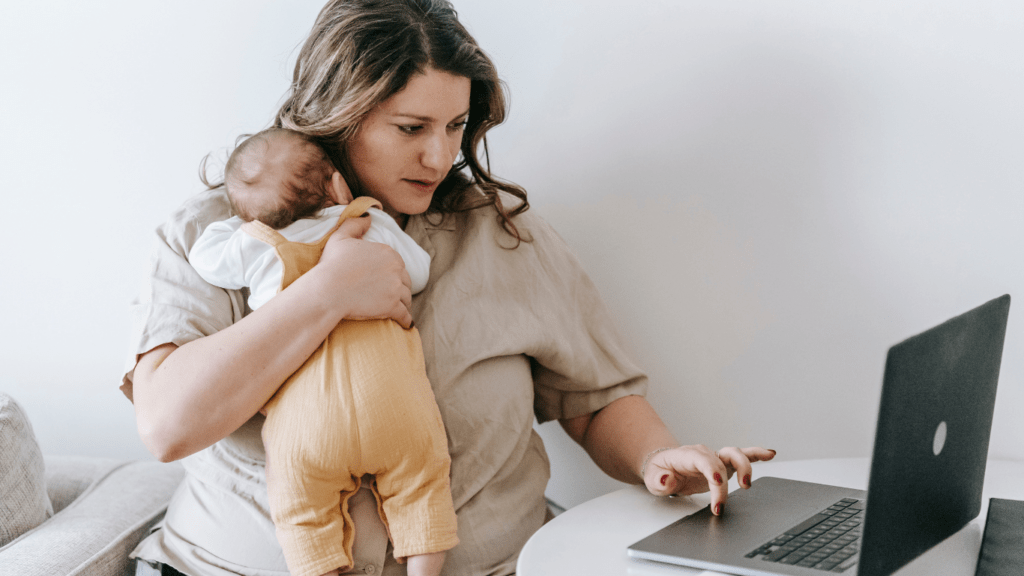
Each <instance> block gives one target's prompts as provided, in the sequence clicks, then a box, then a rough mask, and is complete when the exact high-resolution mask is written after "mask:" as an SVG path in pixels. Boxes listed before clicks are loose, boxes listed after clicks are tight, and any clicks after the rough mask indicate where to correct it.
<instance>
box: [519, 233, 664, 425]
mask: <svg viewBox="0 0 1024 576" xmlns="http://www.w3.org/2000/svg"><path fill="white" fill-rule="evenodd" d="M526 221H527V223H528V225H529V226H528V231H529V234H530V236H531V237H532V242H529V243H523V244H521V245H520V247H519V248H517V249H516V250H522V249H524V248H525V250H527V251H528V252H531V253H532V256H533V258H534V259H535V260H536V262H535V266H534V271H535V273H534V278H533V282H532V284H533V287H532V291H533V294H532V296H531V302H532V307H533V313H534V314H536V315H537V317H538V318H539V319H542V320H543V326H544V327H545V328H544V337H543V339H542V340H541V341H540V342H539V345H537V346H536V347H535V348H534V349H533V350H531V351H530V352H529V355H530V357H531V359H532V360H531V368H532V372H533V380H534V391H535V397H534V413H535V414H536V416H537V420H538V421H540V422H546V421H548V420H555V419H563V418H573V417H576V416H581V415H584V414H589V413H592V412H595V411H597V410H600V409H601V408H604V407H605V406H607V405H608V404H610V403H612V402H613V401H615V400H617V399H619V398H622V397H624V396H631V395H637V396H643V395H645V394H646V392H647V376H646V374H644V372H643V371H642V370H641V369H640V367H639V366H637V365H636V364H635V363H634V361H633V360H632V358H631V356H630V353H629V351H628V349H627V348H626V346H625V344H624V342H623V339H622V336H621V334H620V333H619V331H618V330H617V328H616V327H615V324H614V322H613V320H612V318H611V315H610V313H609V311H608V308H607V306H606V305H605V303H604V300H603V299H602V298H601V295H600V293H599V292H598V290H597V287H596V286H594V283H593V281H591V279H590V277H589V276H588V275H587V273H586V271H584V269H583V267H582V266H581V265H580V262H579V260H578V259H577V258H576V256H575V254H573V253H572V251H571V250H570V249H569V247H568V246H567V245H566V244H565V242H564V241H563V240H562V238H561V237H560V236H559V235H558V234H557V233H556V232H555V231H554V229H552V228H551V227H550V226H549V225H548V224H547V223H546V222H545V221H544V220H542V219H541V218H539V217H537V216H533V217H532V218H529V219H526Z"/></svg>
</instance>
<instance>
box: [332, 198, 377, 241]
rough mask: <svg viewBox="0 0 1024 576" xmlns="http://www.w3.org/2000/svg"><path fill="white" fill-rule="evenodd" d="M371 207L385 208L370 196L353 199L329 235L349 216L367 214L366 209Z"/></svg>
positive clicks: (355, 216)
mask: <svg viewBox="0 0 1024 576" xmlns="http://www.w3.org/2000/svg"><path fill="white" fill-rule="evenodd" d="M370 208H380V209H383V206H381V204H380V202H379V201H377V200H375V199H373V198H371V197H369V196H360V197H359V198H355V199H353V200H352V201H351V202H349V204H348V206H345V209H344V210H343V211H342V212H341V215H340V216H338V223H337V224H335V225H334V228H331V231H330V232H329V233H328V234H327V235H328V236H330V235H331V234H333V233H334V231H335V230H337V229H338V228H340V227H341V223H342V222H344V221H345V220H347V219H349V218H358V217H360V216H362V215H363V214H366V211H367V210H369V209H370Z"/></svg>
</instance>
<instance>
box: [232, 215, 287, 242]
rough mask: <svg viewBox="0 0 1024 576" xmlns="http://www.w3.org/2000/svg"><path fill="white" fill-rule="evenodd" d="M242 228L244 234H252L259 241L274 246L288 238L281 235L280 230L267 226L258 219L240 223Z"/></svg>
mask: <svg viewBox="0 0 1024 576" xmlns="http://www.w3.org/2000/svg"><path fill="white" fill-rule="evenodd" d="M242 230H243V231H245V233H246V234H248V235H250V236H252V237H253V238H255V239H257V240H259V241H261V242H265V243H267V244H270V245H271V246H273V247H275V248H276V247H278V246H280V245H281V244H284V243H285V242H287V241H288V239H287V238H285V237H284V235H282V234H281V233H280V232H278V231H277V230H274V229H273V228H271V227H270V226H267V225H266V224H264V223H263V222H260V221H259V220H252V221H250V222H246V223H245V224H242Z"/></svg>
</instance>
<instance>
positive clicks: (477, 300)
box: [121, 190, 647, 576]
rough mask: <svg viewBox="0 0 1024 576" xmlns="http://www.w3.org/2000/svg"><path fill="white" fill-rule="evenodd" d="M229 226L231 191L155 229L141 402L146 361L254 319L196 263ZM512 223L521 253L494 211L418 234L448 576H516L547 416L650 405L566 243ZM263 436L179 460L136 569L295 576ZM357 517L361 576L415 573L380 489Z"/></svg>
mask: <svg viewBox="0 0 1024 576" xmlns="http://www.w3.org/2000/svg"><path fill="white" fill-rule="evenodd" d="M229 216H230V208H229V207H228V203H227V198H226V196H225V194H224V193H223V190H211V191H207V192H203V193H201V194H199V195H197V196H195V197H193V198H191V199H190V200H188V201H187V202H186V203H185V204H184V205H183V206H182V207H181V208H180V209H179V210H178V211H176V212H175V213H174V214H172V215H171V217H170V219H169V220H168V221H167V222H166V223H164V224H163V225H162V226H160V227H159V228H158V229H157V243H156V248H155V252H154V256H153V259H152V262H151V264H150V270H149V278H148V279H149V282H148V285H147V287H146V289H145V290H144V291H143V293H142V295H141V296H140V298H139V299H138V300H137V301H136V302H134V303H133V305H132V308H131V310H132V317H133V326H134V327H133V333H132V338H131V350H130V358H129V361H128V365H127V367H126V373H125V376H124V378H123V383H122V386H121V389H122V391H124V393H125V394H126V395H127V396H128V397H129V398H130V397H131V387H132V373H133V371H134V369H135V364H136V362H137V359H138V355H139V354H142V353H144V352H146V351H148V350H151V349H153V348H154V347H156V346H158V345H160V344H164V343H168V342H173V343H174V344H177V345H179V346H180V345H183V344H185V343H187V342H190V341H192V340H194V339H196V338H200V337H202V336H206V335H209V334H213V333H214V332H216V331H218V330H221V329H223V328H225V327H227V326H229V325H231V324H232V323H233V322H235V321H237V320H239V319H241V318H242V316H243V315H244V314H245V312H246V310H245V301H244V298H243V295H242V294H241V293H240V292H236V291H230V290H223V289H220V288H215V287H213V286H210V285H209V284H206V283H205V282H203V281H202V280H201V279H200V278H199V276H198V275H196V273H195V272H194V271H193V270H192V268H191V267H190V266H189V265H188V262H187V260H186V255H187V254H188V252H189V249H190V248H191V246H192V244H193V243H194V242H195V240H196V238H198V236H199V234H200V233H202V231H203V229H204V228H205V227H206V226H207V225H208V224H209V223H211V222H214V221H217V220H223V219H225V218H227V217H229ZM515 222H516V226H517V227H518V228H519V230H520V232H521V233H523V235H524V237H528V238H532V242H523V243H521V244H520V245H519V246H518V247H517V248H515V249H508V248H509V247H511V246H513V245H514V241H513V240H512V238H511V237H510V236H508V234H506V233H505V232H504V231H503V230H502V228H501V226H500V225H499V223H498V221H497V218H496V212H495V211H494V209H493V208H491V207H488V208H481V209H477V210H473V211H471V212H466V213H460V214H453V215H448V216H445V217H444V218H441V217H440V216H437V215H433V216H422V215H421V216H413V217H411V218H410V219H409V222H408V225H407V226H406V232H407V233H408V234H409V235H410V236H412V237H413V239H415V240H416V242H417V243H418V244H419V245H420V246H422V247H423V248H424V249H425V250H426V251H427V252H428V253H429V254H430V256H431V266H430V280H429V282H428V284H427V287H426V289H424V290H423V291H422V292H420V293H419V294H417V295H416V296H414V297H413V301H412V304H413V306H412V315H413V318H414V319H415V322H416V327H417V328H418V329H419V331H420V336H421V338H422V341H423V352H424V355H425V358H426V364H427V375H428V376H429V378H430V382H431V385H432V386H433V389H434V394H435V396H436V397H437V402H438V405H439V407H440V410H441V416H442V418H443V420H444V424H445V428H446V430H447V433H448V449H449V452H450V453H451V457H452V467H451V475H452V497H453V499H454V502H455V509H456V511H457V514H458V525H459V538H460V540H461V542H462V543H461V544H460V545H459V546H457V547H456V548H455V549H453V550H451V551H449V553H448V555H447V559H446V561H445V569H444V571H445V574H457V575H463V574H465V575H471V576H478V575H479V576H482V575H492V574H493V575H502V574H512V573H514V572H515V562H516V558H517V556H518V554H519V550H520V549H521V548H522V546H523V544H524V543H525V542H526V540H527V539H528V538H529V537H530V535H531V534H533V532H534V531H535V530H537V529H538V528H539V527H540V526H541V525H542V524H543V522H544V520H545V514H546V507H545V500H544V489H545V485H546V484H547V481H548V476H549V467H548V459H547V455H546V453H545V452H544V446H543V444H542V443H541V440H540V437H539V436H538V435H537V434H536V432H534V429H533V425H534V418H535V417H536V419H537V420H538V421H540V422H545V421H548V420H552V419H559V418H572V417H574V416H579V415H582V414H587V413H590V412H594V411H595V410H598V409H600V408H602V407H604V406H606V405H608V404H609V403H610V402H612V401H613V400H615V399H617V398H621V397H623V396H627V395H631V394H644V393H645V391H646V385H647V380H646V377H645V376H644V374H643V373H642V372H641V371H640V370H639V369H638V368H637V367H636V366H635V365H634V364H633V362H632V361H631V360H630V359H629V358H628V357H627V354H626V352H625V350H624V347H623V345H622V342H621V339H620V337H619V336H618V333H617V332H616V330H615V329H614V327H613V326H612V323H611V321H610V318H609V316H608V313H607V310H606V308H605V306H604V304H603V303H602V301H601V299H600V296H599V295H598V293H597V291H596V289H595V288H594V285H593V284H592V283H591V281H590V279H589V278H588V277H587V276H586V274H585V273H584V272H583V270H582V268H581V267H580V265H579V263H578V261H577V260H576V258H575V257H574V256H573V255H572V253H571V252H570V251H569V249H568V248H567V247H566V245H565V243H564V242H563V241H562V239H561V238H559V236H558V235H557V234H556V233H555V232H554V230H552V229H551V227H550V226H548V225H547V223H545V222H544V221H543V220H542V219H541V218H540V217H538V216H537V215H536V214H535V213H533V212H527V213H525V214H522V215H520V216H518V217H516V220H515ZM382 361H386V360H383V359H382ZM261 426H262V417H261V416H259V415H256V416H255V417H253V419H252V420H250V421H249V422H248V423H247V424H246V425H244V426H242V427H241V428H240V429H239V430H237V431H236V432H234V433H233V434H231V435H230V436H228V437H227V438H225V439H224V440H221V441H220V442H218V443H216V444H214V445H213V446H211V447H209V448H207V449H205V450H202V451H200V452H198V453H196V454H194V455H192V456H189V457H187V458H185V459H183V464H184V465H185V468H186V469H187V471H188V475H187V476H186V480H185V481H184V482H183V483H182V486H181V488H179V490H178V492H177V493H176V494H175V496H174V498H173V500H172V502H171V504H170V507H169V510H168V513H167V516H166V518H165V520H164V521H163V523H162V524H161V525H160V526H159V527H158V529H157V530H156V531H155V532H154V533H153V534H152V535H150V536H149V537H148V538H147V539H146V540H145V541H143V543H142V544H140V546H139V547H138V548H137V549H136V551H135V554H136V555H137V556H138V557H140V558H144V559H150V560H157V561H161V562H165V563H169V564H171V565H172V566H174V567H176V568H178V569H179V570H182V571H184V572H187V573H192V574H197V575H198V574H201V575H204V576H205V575H218V576H219V575H226V574H244V575H247V576H283V575H284V574H286V573H287V570H286V568H285V564H284V559H283V557H282V556H281V551H280V546H279V545H278V544H277V541H276V539H275V537H274V528H273V523H272V522H271V520H270V517H269V512H268V509H267V495H266V484H265V472H264V454H263V447H262V443H261V440H260V427H261ZM367 498H369V499H370V500H367ZM352 507H353V509H355V512H354V515H355V524H356V533H357V539H356V550H355V553H356V566H355V569H354V572H358V573H367V574H373V573H380V572H381V571H382V570H383V571H384V573H385V574H391V573H394V574H404V573H405V568H404V566H400V565H398V564H395V562H394V560H393V559H392V558H390V556H389V555H388V556H387V560H385V555H386V552H385V549H386V547H387V536H386V533H385V532H384V531H383V528H382V526H381V525H380V521H379V519H376V517H375V514H374V508H375V506H373V502H372V496H369V494H368V491H366V490H363V491H361V493H360V494H358V495H357V496H355V497H354V498H353V500H352Z"/></svg>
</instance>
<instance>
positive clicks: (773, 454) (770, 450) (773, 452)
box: [768, 448, 778, 456]
mask: <svg viewBox="0 0 1024 576" xmlns="http://www.w3.org/2000/svg"><path fill="white" fill-rule="evenodd" d="M768 451H769V452H771V453H772V456H775V455H776V454H778V452H776V451H775V450H772V449H771V448H769V449H768Z"/></svg>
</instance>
